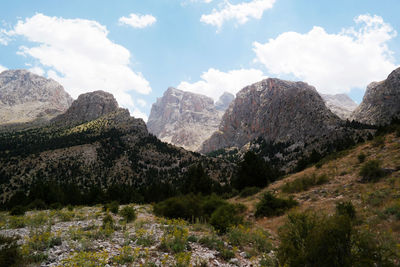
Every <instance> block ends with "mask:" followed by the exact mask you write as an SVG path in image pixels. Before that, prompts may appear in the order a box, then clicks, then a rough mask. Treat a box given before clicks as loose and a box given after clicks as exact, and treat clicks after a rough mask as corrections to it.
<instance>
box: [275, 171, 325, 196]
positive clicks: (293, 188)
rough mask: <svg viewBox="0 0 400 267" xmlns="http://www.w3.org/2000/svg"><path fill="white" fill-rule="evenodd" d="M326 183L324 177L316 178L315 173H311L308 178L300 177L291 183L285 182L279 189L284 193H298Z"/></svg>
mask: <svg viewBox="0 0 400 267" xmlns="http://www.w3.org/2000/svg"><path fill="white" fill-rule="evenodd" d="M328 181H329V180H328V177H327V176H326V175H320V176H316V175H315V173H313V174H312V175H311V176H310V177H307V176H305V177H300V178H297V179H295V180H293V181H291V182H287V183H285V185H283V186H282V188H281V189H282V192H284V193H298V192H302V191H307V190H308V189H310V188H311V187H313V186H317V185H322V184H325V183H327V182H328Z"/></svg>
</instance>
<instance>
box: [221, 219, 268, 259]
mask: <svg viewBox="0 0 400 267" xmlns="http://www.w3.org/2000/svg"><path fill="white" fill-rule="evenodd" d="M227 237H228V240H229V243H230V244H231V245H233V246H239V247H242V248H243V247H245V246H248V245H249V244H252V246H251V247H252V249H254V250H256V251H258V252H260V253H268V252H270V251H271V249H272V244H271V242H270V240H269V234H268V233H267V232H266V231H264V230H262V229H254V228H252V227H245V226H243V225H238V226H236V227H234V228H232V229H231V230H230V231H229V232H228V233H227Z"/></svg>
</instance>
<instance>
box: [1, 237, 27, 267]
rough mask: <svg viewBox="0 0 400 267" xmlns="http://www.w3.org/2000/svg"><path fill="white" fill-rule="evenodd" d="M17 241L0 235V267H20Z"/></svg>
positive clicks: (20, 258) (20, 257)
mask: <svg viewBox="0 0 400 267" xmlns="http://www.w3.org/2000/svg"><path fill="white" fill-rule="evenodd" d="M17 242H18V239H16V238H14V237H5V236H1V235H0V267H13V266H15V267H17V266H22V264H21V263H22V256H21V254H20V251H19V246H18V244H17Z"/></svg>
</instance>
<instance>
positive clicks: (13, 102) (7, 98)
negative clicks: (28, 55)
mask: <svg viewBox="0 0 400 267" xmlns="http://www.w3.org/2000/svg"><path fill="white" fill-rule="evenodd" d="M72 101H73V99H72V98H71V96H69V94H68V93H67V92H65V91H64V88H63V87H62V86H61V85H60V84H59V83H57V82H56V81H54V80H51V79H46V78H44V77H41V76H39V75H36V74H33V73H31V72H29V71H27V70H7V71H4V72H2V73H0V125H1V124H11V123H24V122H30V121H34V120H36V119H43V120H49V119H51V118H53V117H55V116H56V115H58V114H60V113H63V112H65V111H66V110H67V109H68V107H69V106H70V105H71V103H72Z"/></svg>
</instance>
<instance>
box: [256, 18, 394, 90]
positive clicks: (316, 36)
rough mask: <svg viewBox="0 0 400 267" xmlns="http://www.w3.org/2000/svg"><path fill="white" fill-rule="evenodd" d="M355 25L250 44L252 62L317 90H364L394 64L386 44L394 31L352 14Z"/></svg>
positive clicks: (380, 23) (381, 20)
mask: <svg viewBox="0 0 400 267" xmlns="http://www.w3.org/2000/svg"><path fill="white" fill-rule="evenodd" d="M355 22H356V24H357V26H358V28H353V27H352V28H348V29H344V30H342V31H341V32H340V33H337V34H330V33H327V32H326V31H325V30H324V29H323V28H321V27H314V28H313V29H312V30H311V31H309V32H308V33H305V34H300V33H296V32H285V33H282V34H281V35H279V36H278V37H277V38H275V39H270V40H269V41H268V42H267V43H265V44H261V43H258V42H255V43H254V51H255V53H256V56H257V58H256V61H259V62H261V63H262V64H264V65H265V67H266V68H267V69H268V71H269V72H270V73H271V74H274V75H282V74H292V75H294V76H296V77H297V78H299V79H301V80H304V81H306V82H308V83H310V84H312V85H314V86H316V87H317V89H318V90H319V91H320V92H323V93H346V92H349V91H350V89H351V88H365V87H366V85H367V84H369V83H370V82H371V81H379V80H382V79H384V78H386V76H387V75H388V74H389V73H390V72H391V71H392V70H393V69H395V68H396V65H395V62H394V59H393V57H392V54H393V53H392V51H391V50H390V49H389V48H388V46H387V42H388V41H389V40H391V39H392V38H394V37H395V36H396V31H395V30H394V29H393V28H392V27H391V26H390V25H389V24H387V23H385V22H384V21H383V19H382V18H381V17H379V16H370V15H361V16H359V17H357V18H355Z"/></svg>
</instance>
